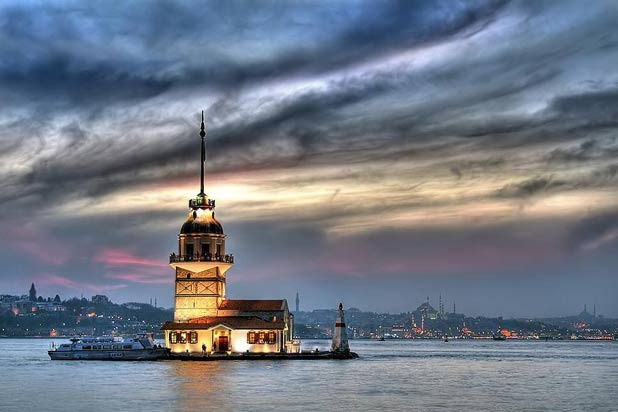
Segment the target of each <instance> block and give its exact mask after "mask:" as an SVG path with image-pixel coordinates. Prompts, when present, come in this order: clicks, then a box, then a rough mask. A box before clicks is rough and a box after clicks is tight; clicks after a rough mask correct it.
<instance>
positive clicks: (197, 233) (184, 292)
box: [162, 112, 300, 354]
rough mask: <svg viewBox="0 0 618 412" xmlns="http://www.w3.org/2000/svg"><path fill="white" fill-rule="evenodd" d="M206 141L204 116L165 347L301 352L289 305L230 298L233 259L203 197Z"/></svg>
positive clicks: (174, 262) (174, 260) (173, 260)
mask: <svg viewBox="0 0 618 412" xmlns="http://www.w3.org/2000/svg"><path fill="white" fill-rule="evenodd" d="M205 135H206V131H205V127H204V114H203V112H202V123H201V130H200V136H201V142H202V144H201V174H200V192H199V193H198V195H197V197H196V198H194V199H191V200H189V213H188V216H187V219H186V221H185V222H184V224H183V225H182V227H181V228H180V233H179V234H178V251H177V252H174V253H172V254H171V255H170V265H171V266H172V268H174V270H175V272H176V280H175V297H174V321H173V322H166V323H165V324H164V325H163V328H162V329H163V330H164V331H165V345H166V347H168V348H169V349H170V350H171V351H172V352H173V353H187V352H188V353H202V354H205V353H231V352H234V353H239V352H242V353H245V352H250V353H282V352H294V351H298V350H299V349H300V346H299V344H298V343H296V344H294V343H293V341H292V336H293V329H294V316H293V315H292V314H291V313H290V311H289V308H288V303H287V300H286V299H277V300H235V299H227V298H226V293H227V290H226V280H227V273H228V271H229V270H230V269H231V268H232V266H233V265H234V255H233V254H232V253H229V251H228V250H227V248H226V235H225V232H224V231H223V226H222V225H221V223H220V222H219V220H217V219H216V218H215V200H214V199H211V198H209V197H208V195H206V193H205V192H204V167H205V162H206V152H205V141H204V137H205Z"/></svg>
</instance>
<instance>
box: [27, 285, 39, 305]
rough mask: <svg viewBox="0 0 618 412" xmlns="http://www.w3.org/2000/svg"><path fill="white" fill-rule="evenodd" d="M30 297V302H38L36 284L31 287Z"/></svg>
mask: <svg viewBox="0 0 618 412" xmlns="http://www.w3.org/2000/svg"><path fill="white" fill-rule="evenodd" d="M28 296H29V297H30V302H36V301H37V297H36V288H35V287H34V283H32V285H31V286H30V293H29V295H28Z"/></svg>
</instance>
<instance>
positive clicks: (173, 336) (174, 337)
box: [170, 332, 178, 343]
mask: <svg viewBox="0 0 618 412" xmlns="http://www.w3.org/2000/svg"><path fill="white" fill-rule="evenodd" d="M177 339H178V338H177V334H176V332H170V343H176V342H178V340H177Z"/></svg>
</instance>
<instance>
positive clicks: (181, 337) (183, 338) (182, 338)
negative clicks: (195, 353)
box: [178, 332, 187, 343]
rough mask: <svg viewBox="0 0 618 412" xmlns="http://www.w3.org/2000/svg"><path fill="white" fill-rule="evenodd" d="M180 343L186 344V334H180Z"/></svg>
mask: <svg viewBox="0 0 618 412" xmlns="http://www.w3.org/2000/svg"><path fill="white" fill-rule="evenodd" d="M178 340H179V341H180V343H187V332H180V339H178Z"/></svg>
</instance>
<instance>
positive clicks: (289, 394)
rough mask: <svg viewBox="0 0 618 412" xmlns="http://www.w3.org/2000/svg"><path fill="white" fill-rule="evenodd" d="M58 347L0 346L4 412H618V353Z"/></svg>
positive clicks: (612, 345) (428, 347) (406, 346)
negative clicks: (306, 355) (133, 351)
mask: <svg viewBox="0 0 618 412" xmlns="http://www.w3.org/2000/svg"><path fill="white" fill-rule="evenodd" d="M51 342H52V340H51V339H49V340H48V339H0V411H7V412H8V411H63V412H66V411H108V412H109V411H188V412H196V411H332V410H337V411H375V410H389V411H446V410H450V411H496V410H516V411H618V342H578V341H574V342H572V341H549V342H544V341H504V342H497V341H472V340H451V341H450V342H442V341H440V340H411V341H410V340H386V341H384V342H379V341H363V340H353V341H351V342H350V343H351V347H352V350H354V351H355V352H357V353H358V354H359V355H360V359H357V360H313V361H311V360H288V361H274V360H264V361H217V362H182V361H156V362H101V361H51V360H50V359H49V357H48V355H47V349H48V348H49V346H50V344H51ZM54 342H56V343H60V342H62V340H61V339H55V340H54ZM303 346H304V348H306V349H309V348H311V349H314V348H316V347H317V348H320V350H327V348H328V346H329V342H328V341H305V342H303Z"/></svg>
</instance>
